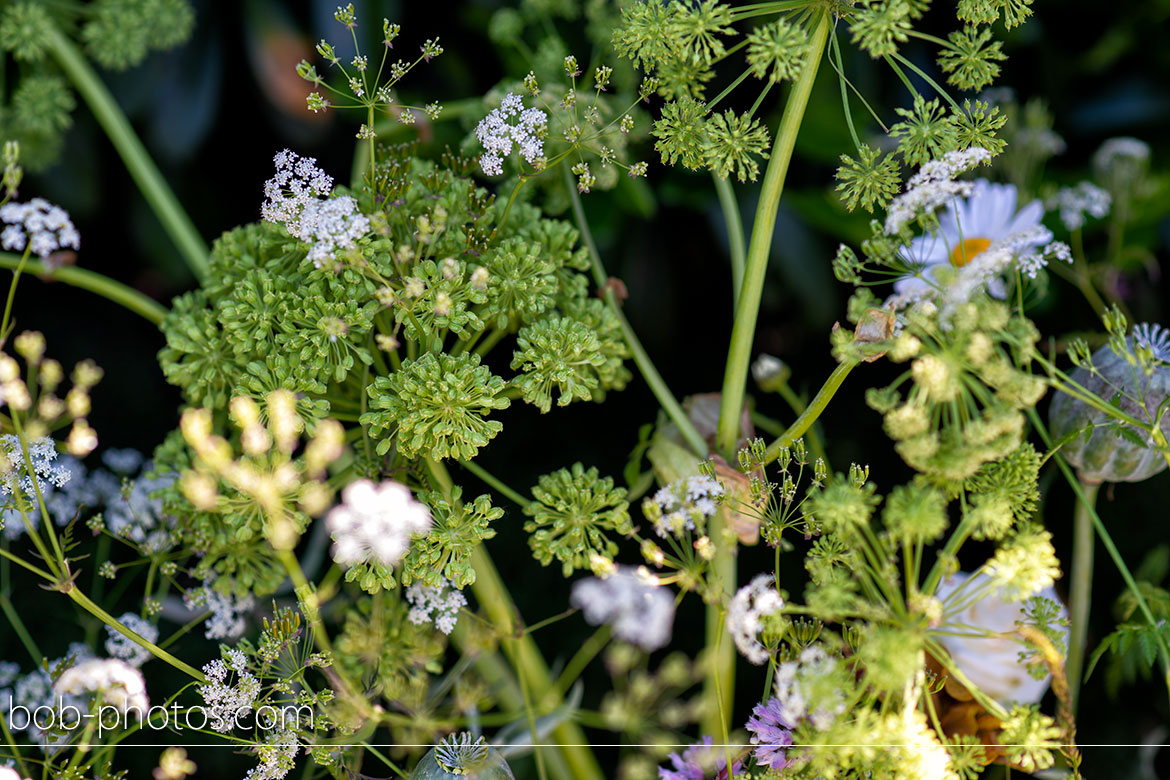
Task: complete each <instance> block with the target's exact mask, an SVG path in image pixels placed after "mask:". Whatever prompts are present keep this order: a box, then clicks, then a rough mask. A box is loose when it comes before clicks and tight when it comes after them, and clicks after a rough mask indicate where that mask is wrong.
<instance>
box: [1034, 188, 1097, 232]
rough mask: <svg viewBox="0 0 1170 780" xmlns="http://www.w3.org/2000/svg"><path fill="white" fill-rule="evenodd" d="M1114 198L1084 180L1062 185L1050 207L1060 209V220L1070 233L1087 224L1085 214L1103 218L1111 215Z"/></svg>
mask: <svg viewBox="0 0 1170 780" xmlns="http://www.w3.org/2000/svg"><path fill="white" fill-rule="evenodd" d="M1112 205H1113V198H1112V196H1110V194H1109V193H1108V192H1106V191H1105V190H1103V189H1101V188H1100V187H1098V186H1097V185H1096V184H1093V183H1092V182H1090V181H1082V182H1081V183H1079V184H1078V185H1077V186H1075V187H1061V188H1060V189H1059V190H1057V191H1056V195H1055V196H1054V197H1053V198H1052V200H1051V203H1050V205H1049V208H1055V209H1057V210H1059V211H1060V221H1061V222H1063V223H1064V227H1065V229H1066V230H1068V231H1069V232H1070V233H1071V232H1072V231H1074V230H1079V229H1080V228H1082V227H1084V225H1085V215H1086V214H1087V215H1089V216H1090V217H1093V218H1094V219H1102V218H1103V217H1106V216H1108V215H1109V207H1110V206H1112Z"/></svg>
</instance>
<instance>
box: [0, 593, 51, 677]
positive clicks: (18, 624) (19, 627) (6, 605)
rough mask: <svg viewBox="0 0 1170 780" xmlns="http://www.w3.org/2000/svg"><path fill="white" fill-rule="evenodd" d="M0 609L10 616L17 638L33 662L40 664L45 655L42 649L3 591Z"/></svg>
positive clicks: (0, 596)
mask: <svg viewBox="0 0 1170 780" xmlns="http://www.w3.org/2000/svg"><path fill="white" fill-rule="evenodd" d="M0 611H2V612H3V613H4V616H5V617H7V618H8V622H9V624H11V626H12V630H13V631H15V632H16V636H17V638H18V639H20V643H21V644H22V645H24V649H25V650H27V651H28V654H29V657H31V658H32V660H33V663H34V664H36V665H37V666H40V665H41V661H43V660H44V658H45V656H44V655H43V654H42V653H41V649H40V648H39V647H37V643H36V642H35V641H34V640H33V638H32V634H30V633H29V632H28V629H27V628H25V626H24V622H23V621H22V620H21V619H20V615H19V614H17V612H16V609H15V608H14V607H13V606H12V601H11V600H10V599H9V598H8V596H6V595H4V594H2V593H0Z"/></svg>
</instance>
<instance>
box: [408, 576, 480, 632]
mask: <svg viewBox="0 0 1170 780" xmlns="http://www.w3.org/2000/svg"><path fill="white" fill-rule="evenodd" d="M406 600H407V601H408V602H410V605H411V607H410V614H409V615H408V618H409V619H410V622H411V623H414V624H415V625H422V624H423V623H429V622H432V621H433V622H434V624H435V628H437V629H439V630H440V631H442V632H443V633H444V634H450V633H451V632H452V631H454V630H455V624H456V622H458V620H459V610H460V609H461V608H463V607H465V606H467V597H466V596H464V595H463V591H461V590H459V589H458V588H456V587H454V586H453V585H452V584H451V581H450V580H448V579H446V578H444V579H443V582H442V584H441V585H438V586H432V585H423V584H421V583H417V582H416V583H415V584H413V585H411V586H410V587H409V588H407V589H406Z"/></svg>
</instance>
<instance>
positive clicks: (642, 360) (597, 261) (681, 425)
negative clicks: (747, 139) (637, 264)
mask: <svg viewBox="0 0 1170 780" xmlns="http://www.w3.org/2000/svg"><path fill="white" fill-rule="evenodd" d="M561 171H562V173H564V175H565V186H566V187H568V188H569V199H570V200H571V201H572V203H573V216H574V217H575V218H576V220H577V229H578V230H580V231H581V237H582V239H583V240H584V241H585V246H586V247H587V248H588V249H589V259H590V261H591V263H592V266H593V279H594V281H596V282H597V286H598V287H599V288H601V289H602V290H604V291H605V302H606V304H607V305H608V306H609V308H610V310H611V311H612V312H613V314H614V316H615V317H616V318H617V321H618V325H619V327H621V330H622V338H623V339H624V340H625V342H626V346H627V347H629V348H630V354H631V355H633V357H634V365H636V366H637V367H638V371H640V372H641V373H642V378H643V379H645V380H646V384H647V385H648V386H649V387H650V392H652V393H654V397H655V398H656V399H658V403H659V405H661V406H662V409H663V411H665V412H666V416H667V417H669V418H670V421H671V422H673V423H674V424H675V425H677V426H678V429H679V431H680V432H681V433H682V437H683V438H684V439H686V441H687V444H688V445H690V447H691V449H693V450H694V451H695V452H696V453H698V454H699V455H701V456H703V457H706V455H707V442H706V441H705V440H704V439H703V436H702V434H700V433H699V432H698V431H697V430H695V426H694V424H692V423H691V418H690V417H688V416H687V413H686V412H685V411H684V410H683V408H682V405H681V404H679V402H678V400H677V399H676V398H675V397H674V394H673V393H671V392H670V388H669V387H667V386H666V382H665V380H663V378H662V375H661V374H659V373H658V369H657V368H655V367H654V361H652V360H651V359H650V355H649V354H648V353H647V352H646V349H645V348H644V347H643V346H642V342H641V341H639V340H638V336H637V334H636V333H634V329H633V328H632V327H630V322H629V320H627V319H626V315H625V313H624V312H623V311H622V307H621V305H620V304H619V303H618V300H617V297H616V296H615V295H614V291H613V288H612V287H610V286H607V284H606V283H607V282H608V281H609V274H607V273H606V272H605V266H604V265H602V262H601V253H600V252H598V251H597V243H596V242H595V241H594V240H593V233H592V232H590V230H589V222H588V221H587V220H586V219H585V209H584V208H583V207H582V206H581V196H580V195H579V194H577V186H576V185H575V184H574V183H573V177H572V176H571V175H570V173H569V169H568V168H567V167H562V168H561Z"/></svg>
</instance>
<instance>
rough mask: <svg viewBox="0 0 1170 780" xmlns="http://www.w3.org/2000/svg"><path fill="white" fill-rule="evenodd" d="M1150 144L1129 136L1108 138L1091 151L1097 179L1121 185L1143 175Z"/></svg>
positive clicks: (1148, 158)
mask: <svg viewBox="0 0 1170 780" xmlns="http://www.w3.org/2000/svg"><path fill="white" fill-rule="evenodd" d="M1149 162H1150V145H1149V144H1147V143H1146V142H1145V141H1142V140H1139V139H1137V138H1130V137H1129V136H1121V137H1119V138H1110V139H1108V140H1107V141H1105V143H1103V144H1101V146H1100V147H1099V148H1098V149H1097V151H1096V152H1094V153H1093V172H1094V173H1095V174H1096V176H1097V179H1098V180H1099V181H1103V182H1107V183H1109V184H1111V186H1116V187H1122V186H1124V185H1127V184H1132V183H1133V182H1134V180H1135V179H1138V178H1140V177H1141V176H1142V175H1144V173H1145V171H1146V167H1147V166H1148V165H1149Z"/></svg>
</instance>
